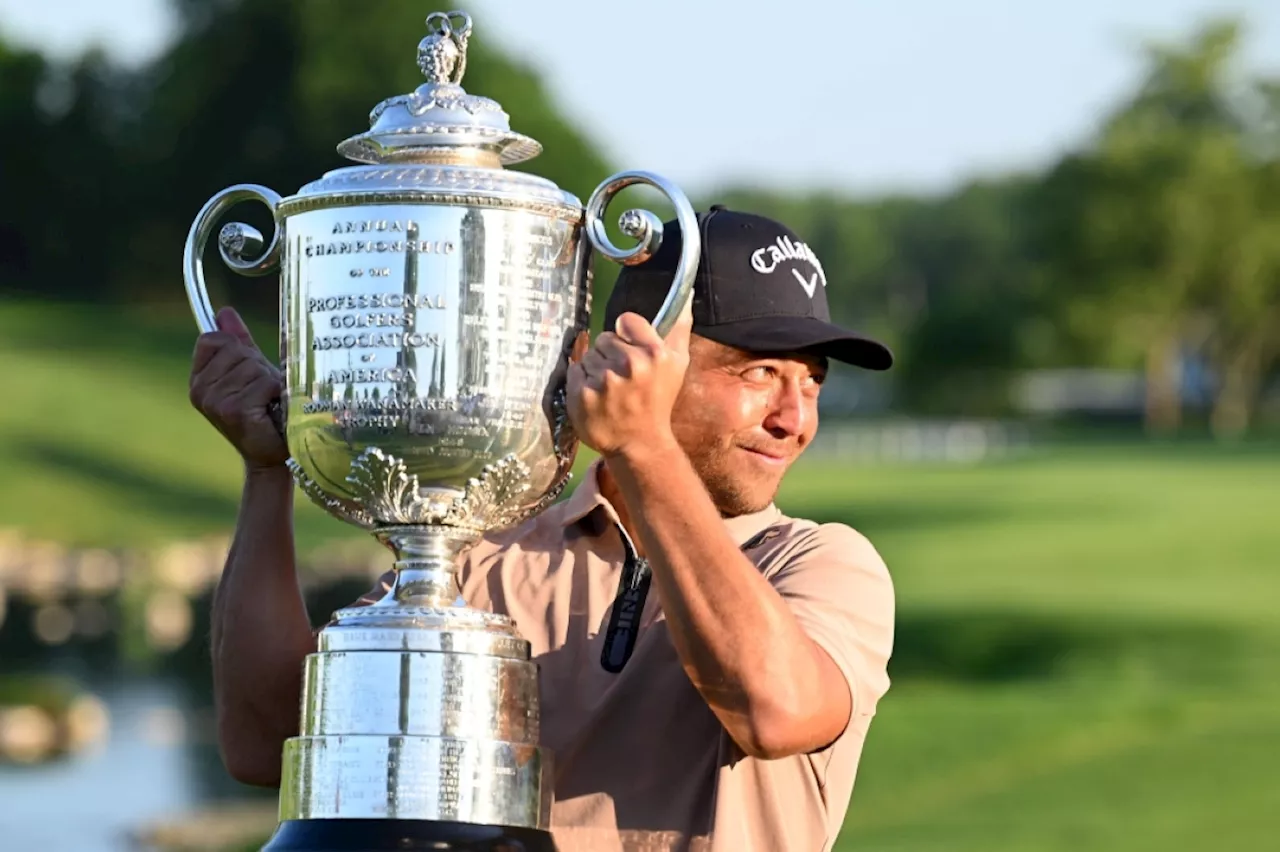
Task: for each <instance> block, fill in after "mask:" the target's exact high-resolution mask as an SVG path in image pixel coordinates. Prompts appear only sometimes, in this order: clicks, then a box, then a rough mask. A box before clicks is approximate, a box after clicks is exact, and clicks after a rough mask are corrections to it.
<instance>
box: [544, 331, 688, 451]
mask: <svg viewBox="0 0 1280 852" xmlns="http://www.w3.org/2000/svg"><path fill="white" fill-rule="evenodd" d="M692 326H693V318H692V311H691V310H690V308H689V307H686V308H685V310H684V311H683V313H682V314H681V316H680V319H679V320H678V321H677V322H676V324H675V326H674V327H673V328H672V329H671V332H670V333H669V334H668V335H667V337H666V339H665V340H664V339H663V338H662V337H661V336H660V335H659V334H658V332H657V331H656V330H655V329H654V327H653V326H652V325H651V324H650V323H649V322H648V321H647V320H646V319H645V318H644V317H642V316H640V315H639V314H634V313H626V314H623V315H622V316H620V317H618V321H617V323H616V325H615V327H614V330H613V331H612V332H605V333H603V334H601V335H600V336H599V337H598V338H596V342H595V344H593V345H592V346H591V347H590V348H589V349H588V350H587V351H586V353H585V354H584V355H583V356H582V358H580V359H579V360H577V361H576V362H575V363H573V364H571V365H570V366H569V376H568V385H567V391H568V394H567V395H568V399H567V402H568V408H569V419H570V420H571V421H572V423H573V428H574V431H575V432H577V433H578V437H579V439H581V440H582V442H583V443H584V444H586V445H587V446H589V447H591V448H592V449H594V450H595V451H596V452H598V453H600V454H601V455H603V456H606V457H608V456H616V455H625V454H628V453H632V452H636V451H643V450H646V449H654V448H657V447H669V446H672V445H674V443H675V439H674V437H673V436H672V434H671V410H672V408H673V407H674V406H675V402H676V397H677V396H678V395H679V393H680V387H681V385H682V384H683V383H684V374H685V371H686V370H687V369H688V366H689V336H690V333H691V330H692Z"/></svg>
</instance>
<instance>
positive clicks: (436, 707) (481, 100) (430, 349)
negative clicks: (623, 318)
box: [183, 12, 700, 852]
mask: <svg viewBox="0 0 1280 852" xmlns="http://www.w3.org/2000/svg"><path fill="white" fill-rule="evenodd" d="M427 29H428V34H427V36H426V37H425V38H423V39H422V41H421V42H420V43H419V45H418V67H419V68H420V69H421V70H422V73H423V74H424V75H425V77H426V82H425V83H424V84H423V85H421V86H419V87H418V88H417V89H416V90H415V91H413V92H412V93H411V94H407V95H399V96H396V97H393V98H390V99H388V100H385V101H383V102H382V103H380V104H378V105H377V107H375V108H374V110H373V112H372V114H371V115H370V117H369V122H370V129H369V130H368V131H367V132H365V133H361V134H360V135H358V136H353V137H351V138H350V139H347V140H346V141H344V142H343V143H342V144H340V145H339V146H338V151H339V152H340V153H341V154H343V155H345V156H346V157H347V158H349V159H350V160H353V161H355V162H356V163H359V164H360V165H352V166H347V167H345V168H339V169H336V170H334V171H331V172H328V173H327V174H325V175H324V176H323V177H321V178H320V179H318V180H316V181H313V182H311V183H309V184H307V185H306V186H303V187H302V189H301V190H299V191H298V192H297V194H295V195H292V196H290V197H287V198H281V197H280V196H279V195H277V194H276V193H275V192H272V191H271V190H270V189H267V188H265V187H262V186H257V185H252V184H242V185H237V186H232V187H229V188H227V189H225V190H223V191H222V192H219V193H218V194H217V195H215V196H214V197H213V198H211V199H210V200H209V201H208V203H206V204H205V206H204V208H203V209H202V210H201V211H200V213H199V215H198V216H197V217H196V219H195V222H194V223H193V225H192V227H191V231H190V234H189V235H188V237H187V242H186V249H185V253H184V257H183V272H184V278H185V282H186V289H187V295H188V297H189V299H190V301H191V307H192V310H193V312H194V313H195V317H196V321H197V323H198V325H199V327H200V328H201V329H202V330H203V331H212V330H214V329H215V321H214V312H213V310H212V308H211V307H210V304H209V298H208V294H207V292H206V288H205V282H204V271H203V261H202V257H203V254H204V251H205V246H206V243H207V241H208V239H209V237H210V236H211V235H212V233H213V231H214V229H215V228H216V227H217V226H218V223H219V221H220V220H221V219H222V217H223V216H224V215H225V214H226V213H227V212H228V210H229V209H230V208H231V207H233V206H234V205H236V204H238V203H239V202H241V201H247V200H256V201H259V202H262V203H263V204H266V205H267V206H268V207H269V208H270V210H271V212H272V214H273V218H274V231H275V232H274V235H273V236H272V238H271V240H270V242H269V243H268V244H266V246H265V249H264V247H263V246H264V242H265V241H264V239H263V236H262V235H261V234H260V233H259V232H257V231H256V230H254V229H253V228H251V227H250V226H248V225H244V224H240V223H230V224H226V225H223V226H222V228H221V229H220V230H219V232H218V250H219V253H220V255H221V257H222V260H223V261H224V262H225V263H226V264H227V265H228V266H230V267H231V268H232V269H234V270H236V271H237V272H239V273H242V274H244V275H249V276H260V275H267V274H270V273H273V272H275V271H276V270H279V272H280V276H281V282H280V284H281V286H280V324H281V334H280V354H281V358H282V360H283V364H282V369H283V371H284V374H285V379H286V390H285V394H284V397H283V399H282V400H281V412H280V417H279V420H280V423H281V427H282V429H283V431H284V434H285V436H286V438H287V441H288V446H289V452H290V456H291V459H290V462H289V465H290V467H291V469H292V470H293V474H294V476H295V478H296V481H297V483H298V485H299V486H300V487H301V489H302V490H303V492H305V493H306V495H307V496H308V497H310V498H311V499H312V500H313V501H315V502H316V503H318V504H319V505H320V506H322V507H323V508H324V509H325V510H327V511H328V512H329V513H330V514H332V515H333V516H335V517H337V518H339V519H341V520H343V521H346V522H347V523H351V524H355V525H357V526H359V527H362V528H364V529H366V530H368V531H369V532H370V533H371V534H372V535H374V536H375V537H376V538H377V539H378V540H379V541H381V542H382V543H383V544H385V545H386V546H387V547H388V548H389V549H390V550H391V551H392V552H393V553H394V554H395V561H394V566H393V567H394V569H395V583H394V585H393V587H392V588H391V590H390V591H389V592H388V594H387V595H386V596H385V597H384V598H383V599H382V600H380V601H378V602H377V603H376V604H373V605H370V606H364V607H351V608H347V609H342V610H339V611H338V612H336V613H335V614H334V616H333V619H332V621H331V622H330V623H329V624H328V625H327V626H326V627H325V628H324V629H323V630H322V631H321V632H320V634H319V641H318V647H317V649H316V652H315V653H313V654H311V655H310V656H309V657H308V658H307V661H306V670H305V682H304V687H303V696H302V706H301V727H300V731H299V735H298V736H297V737H295V738H293V739H290V740H289V741H288V742H286V744H285V748H284V759H283V767H282V781H281V787H280V806H279V818H280V825H279V827H278V828H277V831H276V833H275V835H274V837H273V838H272V840H271V841H270V842H269V843H268V845H267V847H266V849H268V850H273V852H275V850H284V849H289V850H295V849H296V850H302V849H321V848H323V849H340V848H341V849H348V848H350V849H381V848H395V849H407V848H432V849H472V848H474V849H491V848H492V849H540V848H552V846H551V843H550V839H549V838H550V835H549V833H548V832H547V829H548V822H549V815H550V805H551V781H550V778H551V771H550V767H551V760H552V756H551V755H550V754H549V753H548V752H547V751H546V750H545V749H542V748H540V747H539V745H538V742H539V710H538V684H537V676H538V675H537V666H536V664H535V663H533V662H532V661H531V659H530V646H529V643H528V642H527V641H525V640H523V639H522V638H521V637H520V636H519V634H518V633H517V632H516V630H515V629H514V627H513V625H512V623H511V621H510V620H509V619H508V618H506V617H505V616H503V615H497V614H492V613H488V612H483V611H479V610H476V609H472V608H469V607H468V606H466V605H465V603H464V602H463V601H462V600H461V598H460V597H459V587H458V583H457V576H456V566H457V563H458V561H459V557H460V556H461V555H462V554H463V553H464V552H465V550H466V549H467V548H468V547H469V546H470V545H472V544H473V543H474V542H476V540H477V539H478V538H480V537H481V536H483V535H484V534H486V533H488V532H490V531H494V530H499V529H503V528H507V527H510V526H511V525H514V524H517V523H519V522H521V521H522V520H524V519H527V518H529V517H531V516H533V515H534V514H536V513H538V512H540V511H541V510H543V509H544V508H545V507H547V506H548V505H550V504H551V503H552V502H553V501H554V500H556V498H557V497H558V496H559V494H560V493H561V491H562V489H563V488H564V487H565V484H566V482H567V481H568V479H569V476H570V468H571V466H572V464H573V461H574V457H575V454H576V450H577V440H576V438H575V436H574V434H573V430H572V427H571V426H570V424H569V421H568V417H567V414H566V409H565V390H564V388H565V375H566V372H567V366H568V362H569V355H570V352H571V350H572V347H573V345H574V342H575V340H576V339H577V338H578V336H579V335H580V333H582V332H584V331H586V330H587V328H588V324H589V319H590V288H591V277H592V264H593V254H592V250H591V249H592V247H593V246H594V248H595V249H596V250H598V251H599V252H600V253H601V254H603V255H604V256H605V257H607V258H609V259H611V260H613V261H616V262H618V263H621V264H635V263H640V262H642V261H644V260H645V259H647V258H648V257H650V256H651V255H652V254H653V252H654V251H656V250H657V248H658V246H659V245H660V243H661V240H662V225H661V222H660V221H659V219H658V218H657V217H656V216H654V215H653V214H652V213H650V212H648V211H640V210H628V211H627V212H626V213H624V214H622V217H621V219H620V221H619V227H620V228H621V230H622V232H623V233H624V234H626V235H627V236H629V237H632V238H634V239H635V240H636V241H637V244H636V245H635V246H634V247H633V248H631V249H626V250H624V249H620V248H618V247H616V246H615V245H613V243H612V242H611V241H610V240H609V238H608V236H607V235H606V231H605V228H604V225H603V222H602V219H601V217H602V216H603V215H604V212H605V209H606V208H607V206H608V205H609V203H610V201H611V200H612V198H613V197H614V196H615V195H616V194H617V193H618V192H619V191H620V190H622V189H624V188H625V187H628V186H631V185H633V184H647V185H649V186H652V187H655V188H656V189H658V190H660V191H661V192H662V193H664V194H665V195H666V196H667V198H668V199H669V200H670V202H671V203H672V204H673V205H674V207H675V209H676V215H677V221H678V222H679V224H680V227H681V232H682V234H684V235H685V238H684V239H683V241H682V248H681V254H680V259H679V267H678V269H677V271H676V274H675V277H674V282H673V284H672V286H671V289H670V291H669V293H668V294H667V296H666V300H665V302H664V303H663V306H662V309H661V310H660V312H659V313H658V315H657V316H656V317H655V318H653V322H654V325H655V327H656V328H657V330H658V332H659V333H660V334H663V335H665V334H667V333H668V332H669V331H670V329H671V326H672V325H673V324H674V323H675V321H676V319H677V317H678V315H679V313H680V311H681V310H682V309H683V308H684V306H685V305H686V303H687V302H688V299H689V298H690V296H691V293H692V287H693V276H694V272H695V270H696V268H697V265H698V258H699V252H700V246H699V243H698V240H697V239H696V236H695V235H697V234H698V227H697V222H696V219H695V214H694V211H693V208H692V206H691V205H690V204H689V202H688V200H687V199H686V198H685V196H684V195H683V193H681V192H680V190H679V189H678V188H677V187H675V186H673V185H671V184H670V183H668V182H667V181H666V180H664V179H662V178H660V177H658V176H656V175H652V174H649V173H646V172H633V171H629V172H622V173H619V174H617V175H615V176H613V177H611V178H609V179H608V180H606V181H605V182H604V183H602V184H601V185H600V186H599V187H598V188H597V189H596V191H595V192H594V193H593V195H592V196H591V198H590V199H589V200H588V202H587V204H586V206H585V208H584V206H583V205H582V204H581V202H580V201H579V200H578V199H577V198H575V197H574V196H572V195H570V194H568V193H566V192H564V191H562V190H560V189H559V188H558V187H557V186H556V185H555V184H553V183H551V182H550V181H547V180H545V179H543V178H540V177H536V176H534V175H530V174H526V173H522V172H516V171H508V170H505V169H504V168H503V167H504V166H506V165H509V164H513V163H518V162H522V161H525V160H528V159H530V158H532V157H535V156H537V154H538V153H539V152H540V151H541V145H539V143H538V142H536V141H535V140H533V139H530V138H529V137H527V136H523V135H521V134H519V133H516V132H513V131H512V130H511V129H510V125H509V121H508V116H507V114H506V113H505V112H504V111H503V109H502V107H501V106H500V105H499V104H497V103H496V102H494V101H492V100H490V99H488V98H485V97H481V96H478V95H472V94H468V93H467V92H466V91H464V90H463V88H462V87H461V85H460V81H461V79H462V75H463V71H464V69H465V67H466V60H467V40H468V37H469V36H470V34H471V20H470V18H469V17H468V16H467V15H465V14H463V13H460V12H447V13H434V14H432V15H431V16H430V17H428V18H427ZM584 234H585V236H586V237H587V239H585V240H584V239H583V236H584ZM344 838H345V839H344ZM420 842H429V843H431V844H432V845H430V846H417V845H411V844H413V843H420ZM503 843H506V844H508V845H506V846H503V845H501V844H503ZM450 844H452V845H450ZM468 844H471V845H468Z"/></svg>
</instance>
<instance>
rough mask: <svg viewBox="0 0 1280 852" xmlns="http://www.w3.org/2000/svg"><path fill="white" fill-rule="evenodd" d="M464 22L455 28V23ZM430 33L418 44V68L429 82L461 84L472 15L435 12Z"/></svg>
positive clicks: (429, 27) (429, 25)
mask: <svg viewBox="0 0 1280 852" xmlns="http://www.w3.org/2000/svg"><path fill="white" fill-rule="evenodd" d="M455 20H456V21H459V22H460V23H459V24H458V25H457V26H455V25H454V22H455ZM427 30H428V31H429V32H428V34H427V35H426V37H425V38H423V39H422V41H420V42H418V68H420V69H421V70H422V73H423V75H424V76H425V77H426V78H427V82H428V83H436V84H441V83H444V84H450V85H454V86H456V85H458V84H459V83H461V82H462V75H463V74H464V73H466V69H467V39H468V38H470V37H471V16H470V15H468V14H467V13H466V12H456V11H455V12H432V13H431V14H430V15H428V16H427Z"/></svg>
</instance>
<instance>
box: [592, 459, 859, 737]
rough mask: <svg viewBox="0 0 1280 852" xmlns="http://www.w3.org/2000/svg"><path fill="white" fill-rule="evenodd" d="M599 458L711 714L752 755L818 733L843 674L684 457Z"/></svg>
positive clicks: (829, 727)
mask: <svg viewBox="0 0 1280 852" xmlns="http://www.w3.org/2000/svg"><path fill="white" fill-rule="evenodd" d="M609 468H610V471H611V472H612V473H613V475H614V477H615V479H616V480H617V482H618V487H619V488H620V489H621V491H622V494H623V497H624V499H625V501H626V504H627V509H628V514H629V515H630V517H631V519H632V521H633V524H634V526H635V528H636V531H637V535H638V537H639V539H640V543H641V545H642V546H643V548H644V550H645V555H646V557H647V558H648V560H649V562H650V565H651V566H652V569H653V577H654V583H655V585H656V587H657V589H658V594H659V599H660V600H661V603H662V609H663V613H664V614H665V616H666V620H667V626H668V630H669V631H670V634H671V639H672V642H673V644H674V645H675V648H676V651H677V652H678V654H679V656H680V659H681V662H682V663H683V665H684V668H685V671H686V672H687V673H688V675H689V678H690V680H691V681H692V682H693V685H694V686H695V687H696V688H697V689H698V691H699V692H700V693H701V694H702V696H703V698H704V699H705V700H706V702H707V703H708V705H710V707H711V709H712V711H713V712H715V714H716V716H717V717H718V718H719V719H720V721H721V724H723V725H724V727H725V729H726V730H727V731H728V732H729V734H730V735H731V736H732V737H733V738H734V740H735V741H736V742H737V743H738V744H739V746H741V747H742V749H743V750H744V751H745V752H747V753H748V754H752V755H756V756H763V757H772V756H781V755H783V754H789V753H794V752H796V751H805V750H809V749H812V748H817V747H820V746H822V745H825V744H826V742H827V741H828V740H829V738H830V737H831V732H832V731H838V730H839V728H840V727H842V726H843V724H844V720H846V719H847V718H848V714H849V702H848V693H847V689H845V688H844V686H843V683H842V681H843V678H842V677H841V676H840V673H839V670H838V669H836V667H835V664H834V663H833V662H832V661H831V659H830V658H829V657H827V655H826V653H825V652H824V651H822V650H821V649H820V648H819V647H818V646H817V645H815V644H814V643H813V642H812V641H811V640H809V638H808V636H807V635H806V634H805V633H804V631H803V630H802V629H801V627H800V625H799V623H798V622H797V621H796V619H795V617H794V616H793V615H792V613H791V611H790V609H789V608H788V607H787V604H786V602H785V601H784V600H783V599H782V597H781V596H780V595H778V594H777V593H776V592H775V591H774V589H773V588H772V586H770V584H769V582H768V581H767V580H766V579H765V578H764V577H763V576H762V575H761V574H760V572H759V570H758V569H757V568H756V566H755V565H754V564H753V563H752V562H751V561H750V560H749V559H748V558H747V557H746V556H745V555H744V554H743V553H742V551H741V550H740V548H739V547H738V545H737V543H736V542H734V541H733V539H732V537H731V536H730V535H729V532H728V530H727V529H726V528H725V525H724V522H723V519H722V518H721V517H720V513H719V512H718V511H717V509H716V507H715V505H714V503H713V502H712V500H711V498H710V496H709V495H708V494H707V492H706V489H705V487H704V486H703V484H702V481H701V479H700V478H699V477H698V475H697V473H696V472H695V471H694V469H693V467H692V465H691V464H690V462H689V459H688V457H687V456H686V455H685V454H684V452H683V451H681V450H680V448H679V447H678V446H674V445H671V446H660V447H651V448H646V449H645V450H644V451H643V452H642V453H640V454H632V455H630V456H626V457H624V456H615V457H612V458H610V460H609ZM833 678H834V683H833Z"/></svg>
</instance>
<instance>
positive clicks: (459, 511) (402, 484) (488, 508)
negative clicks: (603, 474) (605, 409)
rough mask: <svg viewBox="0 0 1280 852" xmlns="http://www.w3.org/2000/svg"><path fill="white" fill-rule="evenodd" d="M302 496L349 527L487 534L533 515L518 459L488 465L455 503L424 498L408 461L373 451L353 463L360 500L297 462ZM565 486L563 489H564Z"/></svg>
mask: <svg viewBox="0 0 1280 852" xmlns="http://www.w3.org/2000/svg"><path fill="white" fill-rule="evenodd" d="M288 465H289V469H290V471H292V472H293V476H294V479H295V481H296V482H297V484H298V486H299V488H301V489H302V492H303V493H304V494H306V495H307V497H309V498H310V499H311V501H312V502H314V503H315V504H317V505H318V506H319V507H320V508H322V509H324V510H325V511H326V512H329V513H330V514H332V515H334V516H336V517H338V518H339V519H341V520H344V521H347V522H348V523H351V524H355V525H357V526H361V527H364V528H365V529H373V528H376V527H381V526H399V525H420V526H446V527H453V528H455V529H464V530H471V531H474V532H477V533H483V532H484V531H486V530H489V529H494V528H501V527H505V526H508V525H510V524H512V523H515V522H518V521H519V520H521V519H522V518H523V517H526V516H527V515H528V514H529V511H528V510H527V509H526V508H525V507H524V506H523V505H522V504H521V502H520V501H521V498H522V497H523V496H524V495H525V494H526V492H527V491H528V489H529V473H530V471H529V466H528V465H526V464H525V463H524V462H523V461H521V460H520V459H519V458H518V457H517V456H515V455H508V456H506V457H504V458H502V459H499V460H498V461H496V462H494V463H492V464H490V465H486V466H485V468H484V469H483V470H482V471H481V472H480V475H479V476H476V477H473V478H471V479H469V480H467V482H466V485H465V486H464V488H463V491H462V493H461V494H458V495H455V496H453V497H452V498H449V497H440V496H437V495H432V494H429V493H424V492H423V490H422V489H421V486H420V485H419V481H418V477H417V476H416V475H415V474H412V473H410V472H409V470H408V468H407V467H406V466H405V463H404V461H402V460H401V459H398V458H396V457H395V456H393V455H391V454H389V453H386V452H384V451H382V450H381V449H379V448H378V447H369V448H368V449H366V450H364V451H363V452H362V453H360V455H358V456H356V457H355V458H354V459H353V460H352V461H351V473H350V474H349V475H348V476H347V484H348V485H349V486H350V489H351V492H352V494H353V495H354V498H355V499H347V498H343V497H335V496H334V495H333V494H332V493H330V492H328V491H326V490H325V489H324V488H322V487H321V486H320V485H319V484H317V483H316V482H315V480H313V479H312V478H311V477H309V476H308V475H307V474H306V472H305V471H304V470H303V469H302V466H301V465H300V464H298V462H297V461H296V460H294V459H290V460H289V462H288ZM562 487H563V486H562Z"/></svg>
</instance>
